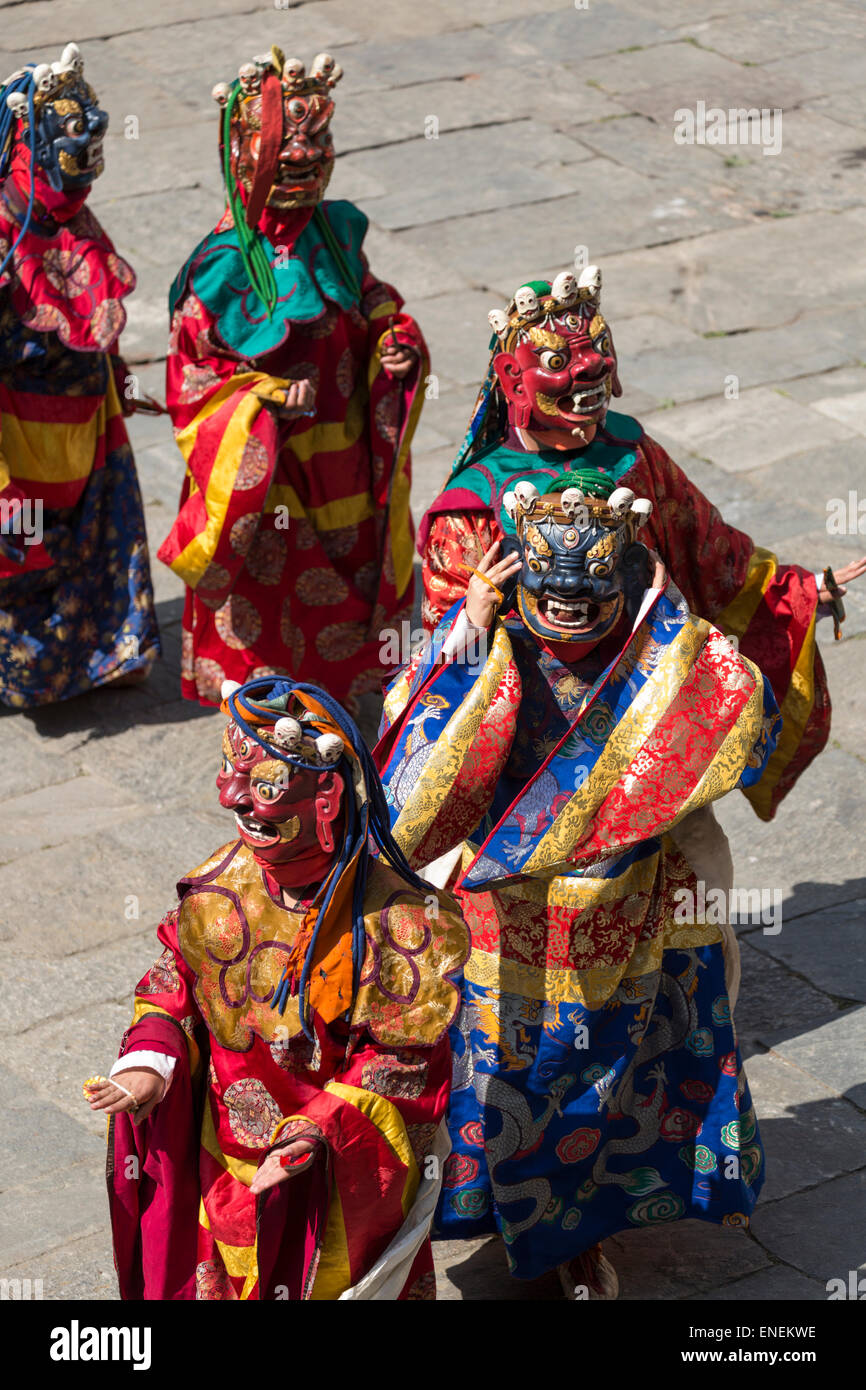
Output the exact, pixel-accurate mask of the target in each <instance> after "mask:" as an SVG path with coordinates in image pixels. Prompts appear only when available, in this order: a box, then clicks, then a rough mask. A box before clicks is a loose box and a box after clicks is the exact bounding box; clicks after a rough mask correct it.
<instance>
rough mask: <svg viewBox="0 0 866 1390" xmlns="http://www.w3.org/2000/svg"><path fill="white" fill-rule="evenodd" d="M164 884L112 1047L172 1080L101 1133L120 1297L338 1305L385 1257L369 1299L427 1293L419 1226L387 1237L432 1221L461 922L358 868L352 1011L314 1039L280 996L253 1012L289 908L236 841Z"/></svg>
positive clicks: (381, 874) (279, 954) (295, 918)
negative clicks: (287, 1167) (307, 1151)
mask: <svg viewBox="0 0 866 1390" xmlns="http://www.w3.org/2000/svg"><path fill="white" fill-rule="evenodd" d="M178 889H179V894H180V904H179V906H178V907H177V908H176V909H174V910H173V911H172V912H170V913H169V914H168V915H167V916H166V918H165V919H164V921H163V922H162V923H161V925H160V927H159V931H158V935H159V939H160V942H161V944H162V946H163V948H164V949H163V952H162V955H161V956H160V957H159V959H158V960H157V962H156V964H155V965H154V966H153V967H152V968H151V970H150V971H149V972H148V974H147V975H146V976H145V977H144V979H142V980H141V982H140V983H139V985H138V987H137V989H136V1002H135V1013H134V1019H133V1023H132V1026H131V1027H130V1028H129V1030H128V1031H127V1033H126V1035H125V1036H124V1039H123V1043H122V1046H121V1055H122V1056H123V1055H126V1054H128V1053H131V1052H140V1051H142V1050H144V1051H155V1052H159V1053H163V1054H164V1055H166V1056H168V1057H173V1058H174V1059H175V1069H174V1073H173V1075H172V1079H171V1083H170V1085H169V1088H168V1091H167V1092H166V1094H165V1096H164V1098H163V1099H162V1100H161V1101H160V1102H159V1104H158V1105H157V1106H156V1107H155V1108H154V1110H153V1111H152V1112H151V1114H150V1115H149V1116H148V1117H147V1119H146V1120H144V1121H143V1122H142V1123H141V1124H140V1125H139V1126H135V1125H133V1124H132V1122H131V1120H130V1118H129V1116H128V1114H125V1113H121V1114H118V1115H116V1116H114V1117H113V1120H112V1121H111V1123H110V1130H109V1159H108V1186H109V1200H110V1205H111V1216H112V1231H113V1239H114V1250H115V1263H116V1266H117V1273H118V1281H119V1285H120V1293H121V1297H122V1298H124V1299H133V1300H135V1299H217V1300H236V1299H253V1300H283V1299H291V1300H294V1299H313V1300H323V1299H336V1298H339V1297H340V1296H341V1295H343V1294H345V1293H346V1291H347V1290H349V1289H350V1288H352V1289H353V1288H355V1286H357V1284H358V1283H359V1281H360V1280H363V1279H364V1278H365V1277H367V1276H370V1275H371V1273H372V1274H373V1275H374V1276H375V1274H376V1270H377V1268H381V1266H382V1263H383V1256H384V1264H385V1265H386V1266H387V1268H388V1269H389V1270H391V1271H392V1272H391V1274H390V1281H391V1282H390V1287H389V1291H386V1292H384V1293H383V1292H381V1291H379V1292H378V1293H376V1292H374V1293H373V1294H372V1295H371V1294H369V1293H368V1294H367V1295H366V1296H368V1297H369V1296H374V1297H375V1296H378V1297H390V1298H397V1297H400V1298H405V1299H428V1298H434V1297H435V1280H434V1276H433V1264H432V1258H431V1254H430V1242H429V1238H428V1237H427V1235H426V1228H425V1230H424V1232H423V1235H421V1236H420V1237H418V1238H416V1239H415V1241H414V1244H413V1243H412V1242H410V1243H409V1246H408V1247H405V1246H404V1247H401V1251H398V1252H397V1256H395V1255H394V1253H393V1246H392V1242H393V1241H394V1238H395V1236H397V1234H398V1232H399V1233H400V1234H401V1239H403V1238H405V1235H406V1231H407V1228H409V1227H412V1223H413V1221H415V1222H416V1227H415V1228H417V1226H418V1223H420V1224H423V1222H421V1218H420V1217H418V1216H417V1213H418V1211H419V1208H420V1207H424V1209H425V1210H426V1212H427V1224H428V1226H429V1218H430V1217H432V1210H433V1205H434V1204H435V1200H436V1196H437V1193H438V1188H439V1185H440V1184H439V1180H438V1174H439V1173H440V1171H441V1165H442V1162H443V1160H444V1157H445V1155H446V1154H447V1151H448V1143H447V1139H446V1138H445V1132H444V1125H443V1124H442V1121H443V1117H444V1115H445V1110H446V1106H447V1102H448V1096H449V1091H450V1073H451V1062H450V1052H449V1047H448V1039H447V1029H448V1026H449V1024H450V1023H451V1021H452V1019H453V1018H454V1016H455V1014H456V1011H457V1005H458V989H457V987H455V985H454V984H453V983H452V980H451V976H452V975H453V974H455V973H459V970H460V968H461V967H462V965H463V963H464V961H465V958H466V956H467V954H468V939H467V932H466V928H465V925H464V924H463V922H462V919H461V918H460V917H459V916H458V915H457V914H456V913H455V912H454V911H453V910H448V909H446V908H445V906H444V904H443V905H442V907H441V909H439V910H437V911H434V912H432V913H431V911H430V908H429V904H430V901H431V900H430V899H429V898H427V899H425V898H424V897H423V896H422V895H421V894H420V893H419V892H418V891H417V890H415V889H413V888H411V887H408V886H407V885H406V884H405V882H404V881H403V880H402V879H400V878H398V877H397V875H396V874H395V873H394V872H393V871H392V870H391V869H389V868H387V867H386V866H384V865H383V864H381V862H378V861H374V862H372V863H371V866H370V870H369V875H368V880H367V890H366V895H365V903H364V907H365V923H364V925H365V931H366V935H367V955H366V960H365V963H364V968H363V970H362V972H361V983H360V987H359V989H358V992H357V995H356V999H355V1003H354V1005H353V1008H352V1014H351V1018H350V1020H349V1022H348V1023H347V1022H345V1021H343V1020H342V1019H341V1020H339V1021H338V1022H336V1023H333V1024H331V1025H330V1026H329V1027H326V1026H325V1025H324V1024H323V1022H322V1019H321V1017H320V1016H319V1015H318V1014H317V1013H315V1012H314V1013H313V1022H314V1032H315V1040H314V1041H311V1040H310V1039H309V1038H307V1036H306V1035H305V1034H304V1033H303V1031H302V1029H301V1024H300V1020H299V1015H298V1001H297V998H296V997H295V998H290V999H289V1001H288V1005H287V1008H286V1010H285V1012H284V1013H283V1014H282V1015H280V1014H279V1013H277V1012H275V1011H273V1010H271V1009H270V1007H269V1000H270V999H271V997H272V995H273V988H274V986H275V984H276V983H277V981H278V979H279V977H280V974H281V972H282V967H283V963H284V961H285V959H286V954H287V952H288V951H289V949H290V948H291V946H292V944H293V942H294V939H295V936H296V934H297V931H298V924H299V923H300V922H301V920H302V916H301V914H300V913H299V912H292V911H290V910H289V909H287V908H285V907H283V906H282V905H281V904H280V903H279V902H278V901H277V899H276V898H274V897H273V896H272V894H271V892H270V891H269V889H268V886H267V884H266V882H265V880H264V879H263V876H262V871H261V870H260V869H259V868H258V867H257V866H256V864H255V861H254V859H253V857H252V854H251V853H250V851H249V850H247V849H246V848H244V847H243V846H242V845H241V844H240V842H235V843H233V844H229V845H225V846H223V848H222V849H220V850H218V851H217V852H216V854H215V855H214V856H213V857H212V858H211V859H210V860H208V861H207V862H206V863H205V864H203V865H201V866H200V867H199V868H198V869H196V870H195V871H194V872H193V873H192V874H190V875H188V876H187V878H185V879H183V880H182V881H181V883H180V884H179V885H178ZM326 965H327V958H326V959H325V961H324V962H323V964H322V968H324V966H326ZM316 969H319V966H317V967H316ZM120 1079H121V1081H122V1079H123V1078H122V1075H121V1078H120ZM300 1133H303V1134H305V1135H307V1136H311V1137H314V1138H317V1139H319V1140H320V1141H321V1142H320V1144H319V1145H318V1147H317V1149H316V1156H315V1159H314V1161H313V1163H312V1164H310V1165H309V1167H308V1168H307V1169H305V1170H304V1171H303V1172H302V1173H299V1174H297V1175H293V1176H292V1177H290V1178H289V1179H288V1180H287V1181H285V1182H282V1183H279V1184H277V1185H276V1186H274V1187H272V1188H270V1189H269V1190H267V1191H266V1192H264V1193H262V1194H261V1195H260V1196H259V1197H258V1198H255V1197H253V1196H252V1195H251V1193H250V1191H249V1187H250V1183H251V1182H252V1179H253V1177H254V1175H255V1173H256V1170H257V1168H258V1166H259V1163H260V1162H261V1161H262V1159H264V1158H265V1157H266V1155H267V1154H268V1152H269V1151H270V1149H271V1147H272V1145H273V1144H275V1143H277V1142H279V1141H285V1140H286V1139H288V1138H291V1137H294V1136H295V1135H296V1134H300ZM431 1157H435V1158H436V1161H435V1163H433V1164H432V1165H431V1163H430V1159H431ZM428 1170H429V1171H428ZM422 1189H423V1190H422ZM425 1193H426V1195H425ZM389 1247H391V1251H390V1252H389V1254H388V1255H384V1252H385V1251H386V1250H388V1248H389ZM407 1248H408V1253H407ZM377 1262H378V1265H377ZM351 1296H353V1297H354V1296H358V1295H357V1294H354V1295H351ZM362 1296H363V1295H362Z"/></svg>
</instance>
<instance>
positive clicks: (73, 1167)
mask: <svg viewBox="0 0 866 1390" xmlns="http://www.w3.org/2000/svg"><path fill="white" fill-rule="evenodd" d="M93 1149H94V1153H93V1157H92V1158H89V1159H86V1160H84V1161H83V1162H79V1163H77V1164H64V1163H58V1164H57V1165H56V1167H55V1170H54V1172H53V1174H52V1175H51V1181H50V1182H45V1181H44V1179H41V1178H33V1179H30V1180H29V1181H27V1182H20V1183H15V1184H14V1186H7V1187H6V1188H5V1190H4V1191H3V1192H2V1193H0V1230H2V1231H3V1260H4V1263H7V1262H8V1265H9V1266H10V1267H12V1268H15V1270H16V1273H17V1274H18V1275H19V1277H24V1278H29V1279H43V1282H44V1277H45V1276H44V1271H43V1266H42V1263H41V1260H42V1256H44V1255H45V1254H46V1253H47V1252H49V1251H52V1250H56V1249H58V1248H62V1247H64V1246H66V1245H67V1244H69V1243H71V1242H73V1241H75V1240H78V1239H81V1238H82V1237H85V1236H95V1235H100V1234H103V1233H104V1231H105V1229H106V1226H107V1224H108V1197H107V1194H106V1189H105V1159H104V1150H103V1152H102V1153H101V1154H100V1153H97V1146H96V1144H95V1142H94V1144H93ZM103 1238H104V1235H103Z"/></svg>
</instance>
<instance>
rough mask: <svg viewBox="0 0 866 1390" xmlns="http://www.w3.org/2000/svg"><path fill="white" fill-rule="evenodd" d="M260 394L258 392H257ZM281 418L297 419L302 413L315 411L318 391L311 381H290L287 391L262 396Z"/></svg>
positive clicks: (308, 413)
mask: <svg viewBox="0 0 866 1390" xmlns="http://www.w3.org/2000/svg"><path fill="white" fill-rule="evenodd" d="M255 394H256V395H258V392H255ZM260 399H261V400H263V401H264V403H265V405H267V406H268V407H269V408H270V409H271V410H273V412H274V414H275V415H276V416H277V418H278V419H279V420H297V419H298V417H299V416H301V415H312V414H314V412H315V405H316V391H315V387H314V386H313V383H312V382H311V381H306V380H304V381H290V382H289V384H288V386H287V387H286V390H285V391H282V392H279V393H277V394H276V395H273V396H261V397H260Z"/></svg>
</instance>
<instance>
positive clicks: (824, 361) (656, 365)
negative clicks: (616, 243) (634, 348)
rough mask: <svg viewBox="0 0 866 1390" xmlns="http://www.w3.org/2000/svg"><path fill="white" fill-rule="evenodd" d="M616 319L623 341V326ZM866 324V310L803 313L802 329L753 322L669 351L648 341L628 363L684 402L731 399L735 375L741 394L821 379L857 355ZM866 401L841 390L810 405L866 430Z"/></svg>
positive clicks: (637, 377)
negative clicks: (758, 326) (749, 328)
mask: <svg viewBox="0 0 866 1390" xmlns="http://www.w3.org/2000/svg"><path fill="white" fill-rule="evenodd" d="M614 326H615V328H616V329H617V345H618V344H619V337H620V334H619V325H618V324H615V325H614ZM864 331H866V309H861V308H852V309H848V310H845V309H842V310H838V309H835V310H829V311H825V312H822V313H814V314H804V315H803V316H802V317H801V318H800V319H799V321H798V331H797V333H796V334H794V333H792V332H791V329H790V328H788V327H785V328H770V329H766V330H762V329H754V330H752V331H751V332H747V333H733V334H729V335H724V336H720V337H706V338H702V339H697V338H694V337H693V338H692V339H691V341H690V342H680V343H672V344H670V345H665V350H664V352H661V351H659V350H658V348H654V347H652V346H649V347H648V348H647V349H646V350H645V351H644V352H642V353H640V354H638V355H637V356H636V357H635V358H633V359H632V360H631V361H630V362H629V363H628V376H629V380H631V381H633V382H634V383H635V385H636V386H638V387H639V388H640V389H641V390H643V391H648V392H650V393H651V394H653V395H655V396H659V397H663V398H670V399H673V400H674V401H675V402H677V403H678V404H679V403H681V402H686V401H694V400H700V399H702V398H703V397H712V396H715V397H722V398H724V392H725V390H726V389H727V388H728V386H729V384H730V383H731V382H732V381H733V382H734V384H735V385H737V386H738V389H739V390H740V392H741V393H742V392H744V391H747V390H750V389H752V388H753V387H756V386H764V385H767V384H769V383H775V382H777V381H778V380H779V378H780V377H782V378H792V377H805V378H806V379H807V380H809V381H810V382H814V380H815V378H816V377H817V376H818V375H819V374H820V373H822V372H826V371H831V370H832V369H833V368H837V367H841V366H843V365H853V364H854V363H855V362H856V361H857V360H858V357H859V350H858V344H859V343H860V341H861V338H862V334H863V333H864ZM794 399H795V401H796V397H795V398H794ZM864 400H866V393H864V395H863V397H861V398H860V400H859V404H858V401H857V397H856V396H854V398H853V400H852V399H851V398H849V397H847V396H842V395H839V396H836V395H834V396H833V397H832V398H830V399H829V400H828V401H827V402H826V404H825V403H823V402H822V403H820V404H819V403H816V402H815V401H811V402H810V403H809V404H810V405H811V406H812V409H813V410H820V412H821V413H822V414H824V415H826V416H827V417H828V418H830V419H835V420H836V421H838V422H839V423H841V424H843V425H845V426H846V427H847V428H848V429H849V430H850V431H852V432H857V433H863V432H864V429H866V409H864ZM797 403H798V404H799V402H797ZM858 412H859V413H858ZM812 423H813V424H814V422H812Z"/></svg>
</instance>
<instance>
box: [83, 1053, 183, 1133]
mask: <svg viewBox="0 0 866 1390" xmlns="http://www.w3.org/2000/svg"><path fill="white" fill-rule="evenodd" d="M117 1076H118V1080H119V1081H120V1082H121V1085H120V1086H116V1085H115V1084H114V1082H113V1081H109V1080H108V1078H107V1077H104V1076H100V1077H96V1078H95V1079H94V1080H93V1081H89V1082H87V1083H86V1084H85V1099H86V1100H87V1103H88V1104H89V1106H90V1108H91V1110H105V1111H106V1113H107V1114H109V1115H117V1114H119V1113H120V1112H121V1111H123V1110H127V1111H129V1112H130V1118H131V1119H132V1123H133V1124H134V1125H140V1124H141V1122H142V1120H146V1119H147V1117H148V1115H149V1114H150V1112H151V1110H153V1108H154V1106H155V1105H158V1104H159V1102H160V1101H161V1100H162V1098H163V1096H164V1095H165V1081H164V1079H163V1077H161V1076H160V1074H159V1072H156V1071H152V1070H151V1068H150V1067H136V1068H131V1069H130V1070H129V1071H121V1072H118V1073H117ZM127 1092H131V1094H127Z"/></svg>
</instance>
